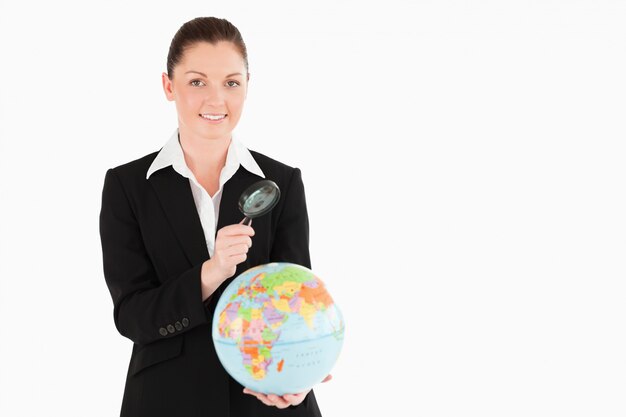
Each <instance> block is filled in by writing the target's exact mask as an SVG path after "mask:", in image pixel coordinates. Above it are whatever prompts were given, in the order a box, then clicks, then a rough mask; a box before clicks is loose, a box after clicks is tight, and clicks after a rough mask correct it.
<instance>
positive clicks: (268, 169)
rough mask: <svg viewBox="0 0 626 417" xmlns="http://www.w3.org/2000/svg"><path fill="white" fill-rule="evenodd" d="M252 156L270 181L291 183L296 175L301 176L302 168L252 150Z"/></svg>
mask: <svg viewBox="0 0 626 417" xmlns="http://www.w3.org/2000/svg"><path fill="white" fill-rule="evenodd" d="M250 154H251V155H252V157H253V158H254V160H255V161H256V163H257V164H258V165H259V168H261V171H263V174H265V177H266V178H268V179H274V180H275V179H278V181H279V182H280V183H289V182H290V180H291V178H292V177H293V176H294V175H300V168H297V167H294V166H291V165H288V164H286V163H285V162H281V161H279V160H277V159H274V158H271V157H269V156H267V155H265V154H262V153H260V152H257V151H253V150H251V149H250Z"/></svg>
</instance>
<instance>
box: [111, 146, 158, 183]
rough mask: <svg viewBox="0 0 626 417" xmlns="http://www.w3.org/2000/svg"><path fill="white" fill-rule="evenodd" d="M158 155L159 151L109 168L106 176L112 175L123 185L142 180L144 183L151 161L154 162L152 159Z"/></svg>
mask: <svg viewBox="0 0 626 417" xmlns="http://www.w3.org/2000/svg"><path fill="white" fill-rule="evenodd" d="M158 154H159V151H154V152H151V153H149V154H147V155H144V156H142V157H140V158H137V159H133V160H132V161H128V162H125V163H123V164H120V165H117V166H114V167H111V168H109V169H108V170H107V175H109V173H111V174H114V175H115V176H116V177H117V178H119V180H120V181H121V182H122V183H125V184H128V183H132V182H135V183H136V182H141V181H142V180H143V181H145V180H146V174H147V173H148V168H150V165H151V164H152V161H154V158H156V156H157V155H158Z"/></svg>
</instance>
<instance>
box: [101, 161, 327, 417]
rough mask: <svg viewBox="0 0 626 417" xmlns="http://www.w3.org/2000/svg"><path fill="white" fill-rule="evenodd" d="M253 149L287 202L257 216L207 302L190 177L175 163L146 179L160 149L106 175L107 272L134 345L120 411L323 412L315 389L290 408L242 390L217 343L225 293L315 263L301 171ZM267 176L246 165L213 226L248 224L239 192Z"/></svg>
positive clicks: (171, 416) (244, 416) (182, 414)
mask: <svg viewBox="0 0 626 417" xmlns="http://www.w3.org/2000/svg"><path fill="white" fill-rule="evenodd" d="M250 152H251V154H252V156H253V157H254V159H255V160H256V162H257V163H258V165H259V166H260V168H261V169H262V170H263V173H264V174H265V176H266V178H267V179H271V180H272V181H274V182H276V184H278V186H279V188H280V190H281V198H280V201H279V202H278V204H277V205H276V207H274V209H273V210H272V211H271V213H269V214H267V215H265V216H263V217H260V218H256V219H254V220H253V221H252V227H253V228H254V230H255V235H254V236H253V237H252V247H251V248H250V250H249V252H248V254H247V255H248V258H247V260H246V261H244V262H243V263H241V264H239V265H238V266H237V271H236V272H235V275H233V277H231V278H230V279H228V280H226V281H225V282H224V283H223V284H222V285H221V286H220V288H218V290H217V291H216V293H214V294H213V295H212V296H211V297H210V298H209V300H208V301H207V302H206V303H205V302H203V301H202V293H201V286H200V272H201V267H202V263H203V262H204V261H205V260H207V259H209V253H208V249H207V246H206V242H205V238H204V234H203V230H202V226H201V223H200V219H199V217H198V213H197V210H196V207H195V204H194V200H193V195H192V192H191V188H190V184H189V180H188V179H187V178H185V177H183V176H181V175H180V174H178V173H177V172H176V171H175V170H174V169H173V168H172V166H168V167H166V168H163V169H160V170H158V171H156V172H154V173H153V174H152V175H151V176H150V178H149V179H146V172H147V170H148V167H149V166H150V164H151V163H152V161H153V160H154V158H155V157H156V155H157V154H158V151H157V152H153V153H151V154H149V155H146V156H144V157H142V158H139V159H137V160H134V161H131V162H128V163H126V164H123V165H120V166H117V167H115V168H111V169H108V170H107V172H106V175H105V178H104V186H103V190H102V206H101V211H100V238H101V242H102V254H103V265H104V278H105V280H106V284H107V286H108V289H109V291H110V293H111V297H112V299H113V319H114V322H115V326H116V328H117V330H118V331H119V332H120V333H121V334H122V335H123V336H125V337H127V338H128V339H130V340H132V341H133V342H134V344H133V349H132V355H131V358H130V363H129V367H128V374H127V377H126V385H125V390H124V396H123V399H122V406H121V416H122V417H126V416H129V417H130V416H132V417H144V416H145V417H159V416H163V417H196V416H198V417H200V416H202V417H208V416H219V417H225V416H237V417H251V416H320V411H319V408H318V406H317V402H316V400H315V395H314V393H313V391H311V392H310V393H309V394H308V395H307V397H306V399H305V400H304V402H303V403H302V404H300V405H298V406H296V407H289V408H287V409H283V410H281V409H278V408H276V407H269V406H266V405H264V404H263V403H262V402H260V401H259V400H258V399H256V398H255V397H253V396H250V395H247V394H243V392H242V391H243V387H242V386H241V385H240V384H239V383H237V382H236V381H235V380H234V379H232V378H231V377H230V376H229V375H228V374H227V373H226V371H225V370H224V368H223V367H222V365H221V363H220V362H219V359H218V357H217V354H216V352H215V348H214V346H213V341H212V339H211V323H212V318H213V312H214V310H215V305H216V304H217V301H218V299H219V295H220V294H221V292H222V291H223V290H224V288H225V287H226V286H227V285H228V284H229V283H230V282H231V281H232V280H233V279H234V278H235V277H237V276H238V275H239V274H240V273H242V272H244V271H245V270H247V269H248V268H251V267H253V266H256V265H260V264H265V263H269V262H281V261H282V262H292V263H296V264H299V265H303V266H306V267H307V268H311V261H310V256H309V222H308V215H307V208H306V201H305V194H304V185H303V182H302V177H301V172H300V169H298V168H292V167H290V166H288V165H285V164H283V163H281V162H279V161H276V160H274V159H271V158H269V157H267V156H265V155H263V154H260V153H258V152H255V151H250ZM260 179H261V177H259V176H257V175H255V174H252V173H250V172H248V171H247V170H246V169H245V168H243V166H240V167H239V170H238V171H237V172H236V173H235V174H234V176H233V177H232V178H231V179H230V180H228V181H227V182H226V183H225V184H224V188H223V190H222V199H221V203H220V212H219V216H218V225H217V229H216V230H219V229H221V228H222V227H224V226H226V225H229V224H236V223H239V222H240V221H241V219H242V218H243V214H242V213H241V212H240V211H239V209H238V205H237V202H238V199H239V196H240V194H241V193H242V192H243V191H244V189H245V188H246V187H248V186H249V185H250V184H252V183H254V182H256V181H258V180H260ZM102 353H106V352H102Z"/></svg>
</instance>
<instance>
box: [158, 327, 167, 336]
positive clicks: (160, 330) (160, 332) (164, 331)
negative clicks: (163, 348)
mask: <svg viewBox="0 0 626 417" xmlns="http://www.w3.org/2000/svg"><path fill="white" fill-rule="evenodd" d="M159 334H161V336H167V330H166V329H165V327H161V328H160V329H159Z"/></svg>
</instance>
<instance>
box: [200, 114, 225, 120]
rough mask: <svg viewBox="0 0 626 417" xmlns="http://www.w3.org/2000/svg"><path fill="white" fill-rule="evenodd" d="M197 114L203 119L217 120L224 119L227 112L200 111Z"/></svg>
mask: <svg viewBox="0 0 626 417" xmlns="http://www.w3.org/2000/svg"><path fill="white" fill-rule="evenodd" d="M198 116H200V117H202V118H203V119H206V120H213V121H218V120H224V119H225V118H226V117H227V116H228V114H225V113H204V114H203V113H200V114H199V115H198Z"/></svg>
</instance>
